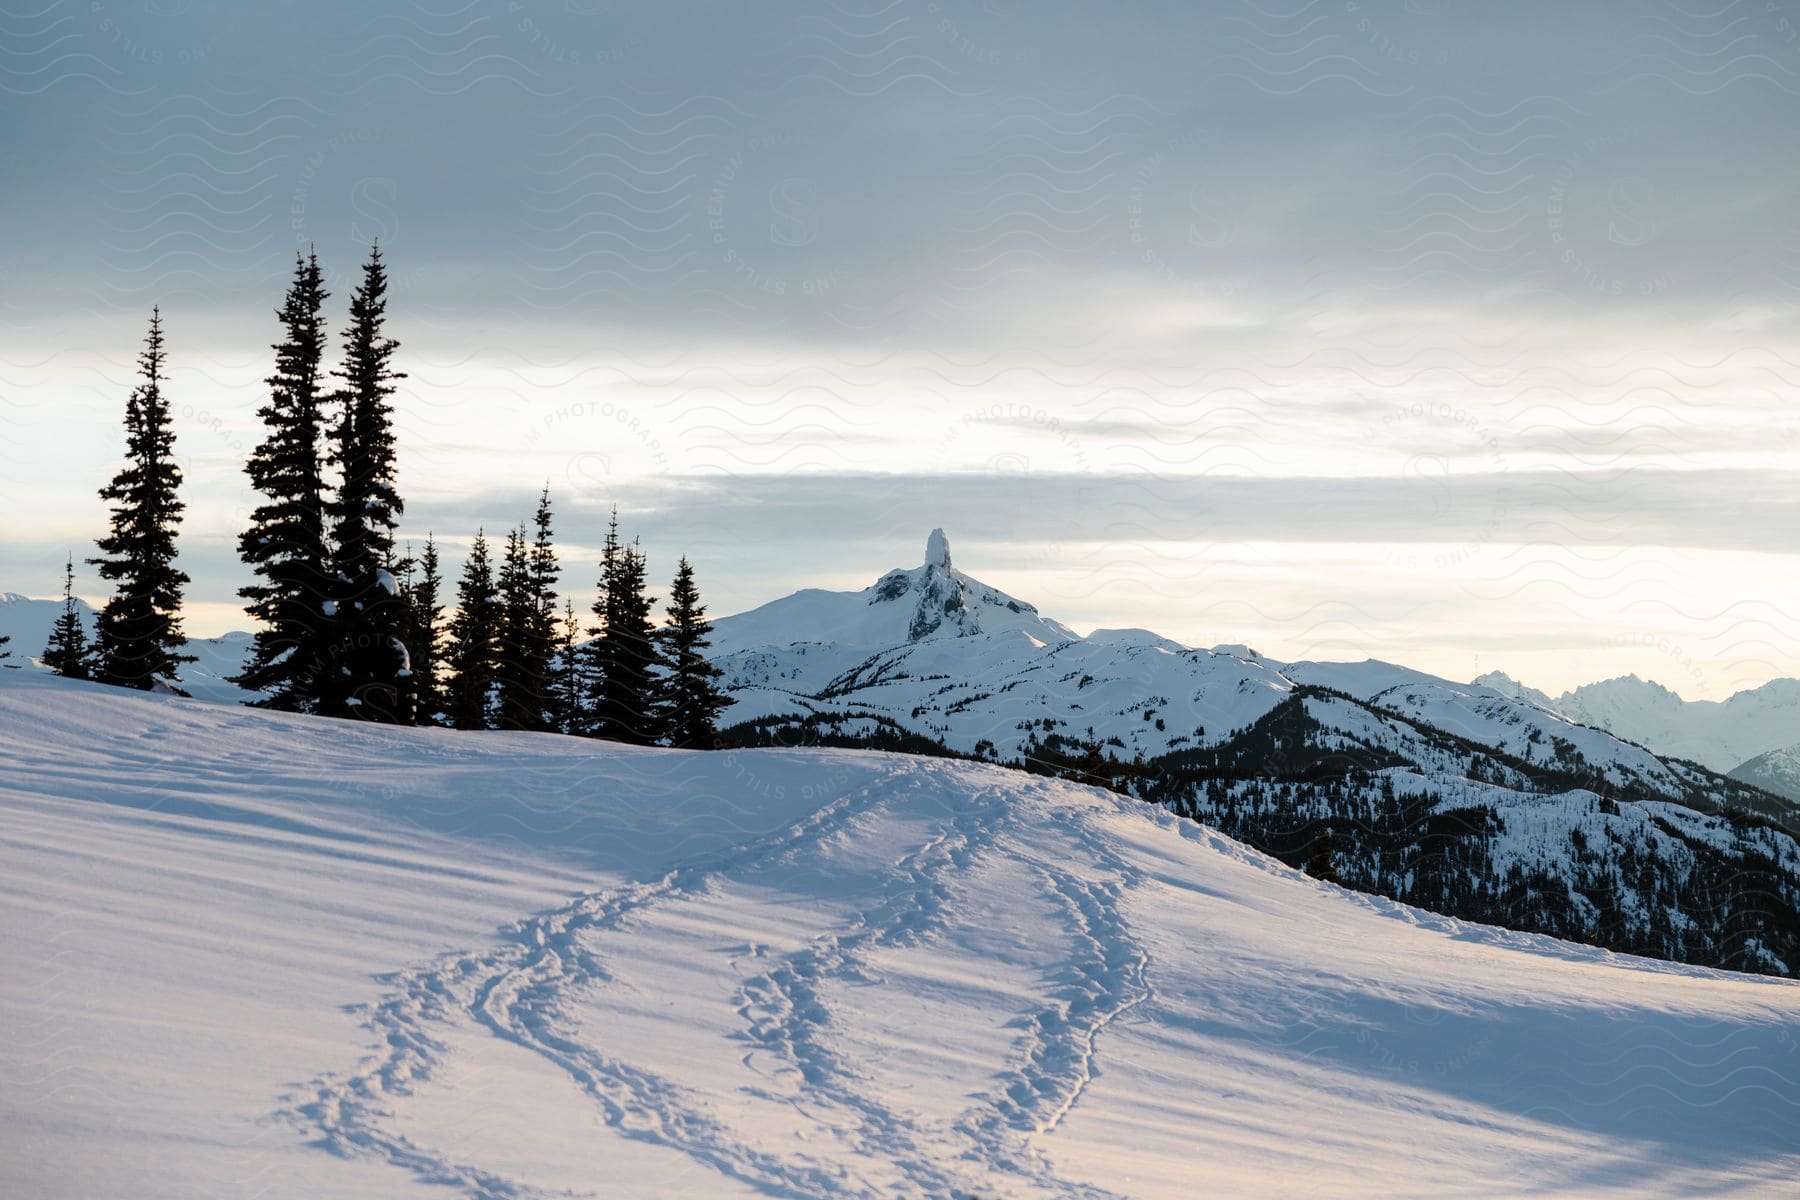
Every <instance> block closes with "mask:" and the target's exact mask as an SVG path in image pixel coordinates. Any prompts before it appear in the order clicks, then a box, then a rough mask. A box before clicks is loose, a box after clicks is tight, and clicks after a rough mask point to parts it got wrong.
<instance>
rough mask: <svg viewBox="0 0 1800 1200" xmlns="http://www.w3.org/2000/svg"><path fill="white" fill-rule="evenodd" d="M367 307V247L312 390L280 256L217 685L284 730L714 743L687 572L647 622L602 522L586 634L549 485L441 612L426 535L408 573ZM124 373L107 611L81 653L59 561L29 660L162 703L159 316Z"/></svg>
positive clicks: (166, 553) (385, 403)
mask: <svg viewBox="0 0 1800 1200" xmlns="http://www.w3.org/2000/svg"><path fill="white" fill-rule="evenodd" d="M386 297H387V273H386V267H385V265H384V263H383V262H382V258H381V252H380V250H379V248H375V249H372V250H371V251H370V254H369V258H368V261H367V262H366V263H365V264H364V267H363V274H362V279H361V281H360V283H359V285H358V287H357V288H356V290H355V292H354V293H353V294H352V296H351V300H350V320H349V324H348V326H347V327H346V328H345V330H344V335H343V336H344V352H343V359H342V362H341V364H340V366H339V367H338V368H337V369H336V370H334V371H331V372H329V373H328V372H327V370H326V368H325V344H326V327H325V321H324V317H323V309H324V302H325V301H326V300H327V299H328V298H329V293H328V292H327V291H326V290H325V287H324V275H323V272H322V271H321V269H320V267H319V262H318V257H317V255H316V254H309V255H306V256H304V257H299V258H297V260H296V263H295V272H294V279H293V283H292V285H291V286H290V287H289V289H288V293H287V296H286V298H285V300H284V301H283V304H282V306H281V308H279V309H278V310H276V315H277V317H278V318H279V320H280V322H281V328H282V335H283V336H282V340H281V341H280V342H278V343H276V344H275V345H274V347H273V348H274V350H275V371H274V374H272V375H271V376H269V378H268V380H267V382H268V385H269V398H268V401H267V403H265V404H264V405H263V406H262V408H261V409H260V410H259V411H258V416H259V417H260V418H261V420H262V423H263V429H264V436H263V438H262V440H261V441H260V442H259V443H258V445H257V446H256V448H255V449H254V450H253V451H252V453H251V455H250V458H249V461H248V463H247V464H246V468H245V469H246V472H247V473H248V475H249V477H250V482H251V485H252V486H253V487H254V488H255V490H256V492H257V493H258V497H259V502H258V504H257V505H256V507H255V508H254V509H253V510H252V512H251V514H250V522H249V526H248V528H246V529H245V531H244V532H243V534H242V536H241V537H240V538H239V539H238V551H239V555H240V557H241V558H242V559H243V561H244V562H245V564H246V565H247V566H248V567H249V568H250V570H251V573H252V574H253V576H254V577H255V579H254V582H252V583H250V584H249V585H247V586H245V587H244V588H242V589H240V593H239V594H240V595H241V596H242V597H243V598H244V599H245V601H246V602H247V605H246V611H248V612H249V613H250V615H251V616H252V617H253V618H255V619H256V622H257V628H256V632H255V639H254V642H253V645H252V649H251V652H250V655H249V657H248V660H247V661H246V663H245V664H244V669H243V672H242V673H241V674H240V675H238V676H237V677H236V678H235V679H234V680H233V682H235V683H237V684H238V685H240V686H241V687H244V688H245V689H247V690H250V691H253V692H255V693H257V694H258V697H259V698H258V699H256V700H255V701H253V702H252V703H255V704H257V705H259V706H262V707H267V708H274V709H281V710H285V711H291V712H304V713H315V714H319V715H324V716H335V717H355V718H361V719H366V720H376V721H384V722H389V723H397V724H443V725H450V726H453V727H455V728H458V729H491V728H499V729H520V730H538V731H554V732H562V733H573V734H585V735H594V736H600V737H607V738H613V739H616V740H620V741H629V742H636V743H663V744H669V745H677V746H688V747H703V746H710V745H712V744H714V742H715V740H716V727H715V722H716V719H717V717H718V714H719V713H720V711H721V710H722V709H723V708H724V707H725V704H726V701H725V699H724V698H723V696H722V695H721V694H720V692H719V690H718V687H717V677H718V671H717V669H716V668H714V667H713V666H712V665H711V664H710V663H709V662H708V661H707V659H706V657H705V651H706V648H707V633H708V625H707V621H706V609H705V606H704V605H703V604H702V603H701V602H700V595H699V590H698V587H697V586H696V584H695V581H694V572H693V569H692V567H691V566H689V564H688V561H687V559H686V558H685V557H684V558H682V560H681V563H680V566H679V567H678V569H677V571H676V574H675V578H674V581H673V583H672V585H671V588H670V595H669V601H668V604H667V607H666V610H665V611H666V614H667V620H666V622H663V623H660V624H659V622H658V621H657V619H656V616H655V613H654V605H655V598H654V597H652V596H650V595H649V594H648V590H647V588H648V585H647V575H646V570H647V562H646V558H645V555H644V553H643V551H642V550H641V549H640V547H639V545H638V543H637V542H636V541H635V540H634V541H633V542H631V543H630V544H626V543H625V542H624V541H622V540H621V538H620V535H619V525H618V512H617V510H616V509H615V510H614V512H613V516H612V520H611V523H610V525H609V527H608V530H607V536H606V543H605V546H604V549H603V551H602V555H601V561H600V564H599V566H600V580H599V598H598V599H597V600H596V602H595V604H594V607H593V612H594V616H595V621H594V623H593V624H591V625H589V626H586V627H584V626H583V624H582V623H581V621H580V620H578V619H577V617H576V613H575V609H574V604H573V602H572V601H571V600H569V599H567V598H562V599H561V604H560V608H559V604H558V601H559V596H558V593H557V591H556V583H557V580H558V578H559V576H560V574H561V566H560V563H559V560H558V558H557V555H556V551H555V547H554V545H553V543H552V540H551V539H552V532H553V531H552V528H551V525H552V512H551V503H550V493H549V489H548V488H546V489H545V490H544V492H543V493H542V495H540V497H539V499H538V505H537V510H536V512H535V513H534V514H533V517H532V521H531V528H530V530H529V531H528V529H527V527H526V525H525V524H523V523H521V524H520V525H519V526H517V527H516V528H514V529H513V530H512V531H510V532H509V533H508V534H507V538H506V544H505V547H504V549H503V550H502V552H501V554H500V559H499V563H498V565H497V567H496V564H495V563H494V561H493V557H492V554H491V553H490V549H489V545H488V542H487V538H486V536H485V534H484V533H482V532H478V533H477V534H476V536H475V538H474V541H473V544H472V546H471V548H470V551H469V555H468V558H467V560H466V562H465V564H464V567H463V572H462V576H461V579H460V581H459V582H458V585H457V589H456V592H457V594H456V598H455V604H454V607H453V608H447V606H446V605H445V604H444V603H443V601H444V599H445V597H444V596H443V595H442V592H443V587H444V580H443V578H442V577H441V575H440V573H439V558H438V548H437V544H436V541H435V539H433V538H430V537H428V538H427V539H426V542H425V545H424V549H423V551H422V553H421V554H420V555H418V556H417V557H415V556H414V555H413V554H412V552H411V548H410V546H408V547H406V548H405V549H401V548H400V547H398V546H397V544H396V530H397V528H398V525H399V519H400V517H401V516H402V515H403V513H404V511H405V505H404V502H403V501H402V500H401V498H400V493H399V489H398V480H397V469H396V457H397V456H396V443H395V436H394V422H393V399H392V398H393V395H394V392H395V383H396V381H397V380H399V379H402V378H404V376H403V375H402V374H401V373H400V372H399V371H397V370H396V369H395V368H394V366H393V356H394V352H395V350H396V349H397V348H398V345H399V343H397V342H396V341H395V340H394V339H393V338H391V337H389V336H388V335H387V333H386V329H385V324H386V310H387V298H386ZM138 365H139V374H140V377H141V382H139V383H138V385H137V386H135V387H134V388H133V389H132V391H131V392H130V394H129V396H128V397H127V400H126V413H125V426H126V464H125V466H124V467H123V468H122V469H121V470H120V471H119V473H118V474H117V475H116V476H115V477H114V479H113V481H112V482H111V483H110V484H108V485H107V486H106V487H105V488H103V489H102V490H101V493H100V495H101V497H102V498H103V499H105V500H107V501H108V502H110V504H111V506H112V519H111V525H110V531H109V532H108V534H107V535H106V536H105V537H104V538H101V539H100V540H99V542H98V547H99V550H100V554H99V556H98V557H96V558H93V559H90V560H89V562H90V563H92V564H94V565H95V566H96V567H97V568H98V569H99V573H100V575H101V577H102V578H103V579H105V580H107V581H109V582H110V583H112V585H113V594H112V595H111V597H110V598H109V599H108V600H107V601H106V603H105V605H104V606H103V607H102V608H101V610H100V612H99V615H98V620H97V622H96V628H95V636H94V640H93V644H91V645H90V644H89V641H88V636H87V631H86V627H85V625H84V623H83V622H82V619H81V616H80V613H79V611H78V610H77V608H76V606H75V599H74V563H73V561H71V562H69V563H68V564H67V565H66V568H65V573H64V588H63V601H64V603H63V611H62V614H61V615H60V616H59V618H58V620H57V622H56V624H55V627H54V628H53V630H52V633H51V637H50V642H49V645H48V646H46V648H45V652H44V656H43V661H44V663H45V665H46V666H49V667H51V668H52V669H54V670H56V671H59V672H60V673H62V674H64V675H70V676H75V677H79V678H94V679H99V680H102V681H104V682H108V683H114V684H118V685H121V686H127V687H138V688H153V687H157V686H168V687H178V685H179V679H180V673H181V667H182V665H183V664H184V663H188V662H192V661H194V659H193V656H192V655H189V654H187V653H185V646H186V644H187V639H186V638H185V636H184V635H183V633H182V629H181V615H180V613H181V603H182V592H183V589H184V587H185V586H186V584H187V583H188V577H187V575H186V574H185V573H183V572H182V571H180V570H179V569H178V568H177V567H176V566H175V541H176V534H177V531H178V529H179V526H180V521H181V514H182V511H183V504H182V502H181V500H180V495H179V491H180V485H181V482H182V477H181V469H180V466H179V465H178V464H177V462H176V461H175V459H174V431H173V424H172V420H171V407H170V404H169V401H168V399H167V397H166V396H165V395H164V384H165V373H164V367H165V351H164V346H163V329H162V315H161V312H160V311H155V312H153V313H152V316H151V320H150V332H149V336H148V338H147V340H146V343H145V350H144V352H143V353H142V354H141V355H140V356H139V360H138ZM333 377H335V382H334V381H333ZM584 634H586V635H588V636H587V637H586V638H584V636H583V635H584ZM3 654H4V651H3V650H0V655H3Z"/></svg>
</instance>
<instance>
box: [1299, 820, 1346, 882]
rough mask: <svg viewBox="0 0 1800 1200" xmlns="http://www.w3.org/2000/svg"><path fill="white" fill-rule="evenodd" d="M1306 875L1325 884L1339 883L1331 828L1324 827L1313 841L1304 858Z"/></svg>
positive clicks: (1335, 849) (1335, 848) (1334, 843)
mask: <svg viewBox="0 0 1800 1200" xmlns="http://www.w3.org/2000/svg"><path fill="white" fill-rule="evenodd" d="M1306 873H1307V874H1308V875H1311V876H1312V877H1313V878H1314V879H1319V880H1323V881H1324V882H1326V883H1339V882H1341V881H1340V880H1339V879H1338V870H1337V847H1336V842H1335V839H1334V838H1333V837H1332V835H1331V826H1329V825H1327V826H1325V827H1324V828H1323V829H1321V830H1320V831H1319V835H1318V836H1317V837H1315V838H1314V839H1313V844H1312V849H1311V850H1310V851H1309V852H1308V853H1307V856H1306Z"/></svg>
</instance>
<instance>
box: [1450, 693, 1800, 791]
mask: <svg viewBox="0 0 1800 1200" xmlns="http://www.w3.org/2000/svg"><path fill="white" fill-rule="evenodd" d="M1475 682H1476V683H1478V684H1483V685H1486V686H1488V687H1492V688H1494V689H1495V690H1497V691H1500V692H1503V693H1505V694H1506V695H1509V696H1515V697H1519V698H1523V699H1526V700H1529V701H1530V702H1532V703H1535V704H1541V705H1543V706H1544V707H1545V708H1548V709H1551V710H1553V711H1555V712H1559V713H1561V714H1563V715H1564V716H1566V717H1568V718H1569V719H1570V720H1573V721H1580V722H1581V723H1582V724H1584V725H1592V726H1595V727H1596V728H1599V729H1605V730H1607V731H1609V732H1611V733H1614V734H1617V735H1618V736H1619V737H1622V738H1626V739H1628V740H1630V741H1633V742H1637V743H1639V744H1640V745H1644V746H1648V747H1649V748H1650V749H1652V750H1654V751H1655V752H1656V753H1658V754H1662V755H1668V756H1670V757H1674V758H1686V759H1692V760H1693V761H1694V762H1697V763H1699V764H1701V765H1702V766H1705V767H1710V768H1711V769H1712V770H1714V771H1721V772H1732V773H1734V774H1735V769H1736V768H1737V767H1738V766H1739V765H1740V764H1743V763H1746V762H1747V761H1748V760H1750V759H1752V758H1755V757H1756V756H1758V755H1761V754H1766V753H1768V752H1769V751H1771V750H1780V749H1784V748H1786V747H1788V746H1792V745H1795V744H1796V743H1800V679H1772V680H1770V681H1769V682H1768V683H1765V684H1763V685H1762V686H1761V687H1758V688H1752V689H1750V690H1748V691H1743V692H1738V693H1737V694H1736V695H1734V696H1731V697H1729V698H1728V699H1725V700H1684V699H1682V697H1681V696H1679V695H1677V694H1676V693H1675V692H1673V691H1671V690H1669V689H1668V688H1666V687H1664V686H1662V685H1661V684H1659V683H1653V682H1651V681H1649V680H1645V679H1639V678H1638V677H1637V676H1636V675H1624V676H1620V677H1619V678H1617V679H1607V680H1603V681H1601V682H1600V683H1589V684H1584V685H1583V686H1581V687H1578V688H1576V689H1574V690H1573V691H1568V692H1564V693H1563V694H1562V695H1560V696H1547V695H1545V694H1544V693H1543V692H1540V691H1538V690H1537V689H1535V688H1529V687H1526V686H1525V685H1524V684H1521V683H1519V682H1518V681H1517V680H1514V679H1512V678H1510V677H1509V676H1507V675H1504V674H1501V673H1499V672H1493V673H1491V674H1488V675H1483V676H1482V677H1481V678H1479V679H1477V680H1476V681H1475ZM1783 794H1784V795H1789V796H1791V797H1792V798H1794V799H1797V800H1800V792H1784V793H1783Z"/></svg>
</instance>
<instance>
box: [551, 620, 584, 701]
mask: <svg viewBox="0 0 1800 1200" xmlns="http://www.w3.org/2000/svg"><path fill="white" fill-rule="evenodd" d="M586 665H587V658H586V655H584V654H583V652H582V648H581V622H580V620H579V619H577V618H576V616H575V604H574V602H573V601H571V600H568V599H564V601H563V619H562V625H561V628H560V629H559V631H558V633H557V638H556V653H555V655H554V656H553V657H552V658H551V660H550V699H551V703H552V706H553V707H552V709H551V726H552V728H554V729H555V730H556V731H557V732H558V733H581V732H583V731H585V730H586V729H587V728H588V725H589V721H588V719H587V694H588V688H587V669H586Z"/></svg>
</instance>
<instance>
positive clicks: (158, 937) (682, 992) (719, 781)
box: [0, 672, 1800, 1200]
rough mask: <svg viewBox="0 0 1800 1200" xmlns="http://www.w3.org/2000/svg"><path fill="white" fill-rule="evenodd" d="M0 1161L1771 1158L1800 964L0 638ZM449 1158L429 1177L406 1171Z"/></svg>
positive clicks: (1053, 821) (687, 1166)
mask: <svg viewBox="0 0 1800 1200" xmlns="http://www.w3.org/2000/svg"><path fill="white" fill-rule="evenodd" d="M0 810H3V815H0V830H4V834H3V835H0V906H3V907H4V911H3V912H0V938H3V939H4V940H3V942H0V950H3V953H0V963H3V964H4V966H3V967H0V1030H5V1031H6V1033H5V1036H6V1038H7V1039H8V1043H9V1044H8V1046H7V1062H8V1066H9V1085H8V1087H7V1088H6V1089H4V1090H0V1194H5V1195H9V1196H10V1195H18V1196H48V1197H71V1196H84V1197H110V1196H131V1197H183V1198H184V1200H185V1198H188V1197H194V1196H207V1197H233V1196H251V1195H255V1196H260V1197H288V1196H293V1197H307V1198H309V1200H312V1198H318V1197H358V1198H364V1197H388V1196H395V1197H398V1196H408V1197H417V1196H426V1195H454V1194H461V1195H467V1196H476V1197H489V1198H497V1197H546V1196H551V1195H575V1196H590V1195H605V1196H608V1197H615V1196H645V1197H669V1196H704V1197H714V1196H753V1195H755V1196H787V1197H807V1198H813V1197H827V1196H859V1197H876V1196H882V1197H902V1196H906V1197H910V1196H943V1197H948V1196H983V1197H999V1196H1008V1197H1046V1196H1068V1197H1090V1198H1091V1197H1106V1196H1146V1197H1148V1196H1170V1197H1184V1198H1185V1197H1191V1196H1195V1195H1207V1196H1235V1195H1243V1196H1261V1195H1271V1194H1280V1195H1330V1196H1380V1197H1391V1196H1415V1195H1452V1194H1454V1195H1471V1194H1481V1195H1495V1194H1500V1193H1504V1194H1509V1195H1516V1194H1521V1193H1528V1192H1535V1193H1540V1194H1560V1195H1571V1194H1581V1195H1599V1194H1608V1195H1697V1194H1709V1195H1712V1194H1727V1193H1729V1194H1734V1195H1744V1196H1779V1195H1788V1194H1791V1183H1792V1179H1793V1177H1794V1174H1795V1172H1796V1171H1797V1170H1800V1150H1797V1147H1796V1143H1795V1141H1794V1139H1793V1130H1794V1129H1795V1128H1796V1127H1800V986H1797V985H1795V984H1793V983H1788V982H1783V981H1774V980H1767V979H1759V978H1752V977H1747V976H1732V975H1725V974H1720V973H1715V972H1709V971H1705V970H1699V969H1691V968H1677V967H1670V966H1667V965H1665V964H1658V963H1649V962H1644V961H1641V960H1634V959H1626V958H1615V957H1612V956H1609V955H1606V954H1603V953H1600V952H1596V951H1591V950H1588V949H1585V948H1581V947H1575V946H1570V945H1566V944H1562V943H1557V942H1553V941H1549V940H1547V939H1542V938H1535V937H1529V936H1524V935H1517V934H1508V933H1503V932H1500V931H1496V930H1492V929H1488V928H1485V927H1479V926H1469V925H1463V924H1460V923H1458V922H1455V921H1451V920H1447V919H1444V918H1439V917H1434V916H1430V915H1428V914H1424V913H1421V912H1418V911H1415V910H1412V909H1408V908H1405V907H1404V906H1400V905H1396V904H1392V903H1388V902H1383V901H1378V900H1372V899H1369V898H1366V897H1361V896H1356V895H1353V894H1349V893H1345V892H1342V891H1339V890H1337V889H1335V888H1333V887H1330V886H1327V885H1322V884H1318V883H1315V882H1313V881H1310V880H1308V879H1306V878H1304V877H1302V876H1299V875H1297V874H1295V873H1293V872H1291V871H1288V870H1286V869H1285V868H1281V867H1279V866H1278V865H1275V864H1273V863H1272V862H1270V861H1269V860H1267V859H1265V858H1263V857H1262V856H1260V855H1257V854H1255V853H1253V852H1250V851H1248V850H1246V849H1245V848H1243V847H1242V846H1240V845H1238V844H1236V843H1234V842H1231V841H1229V840H1227V839H1224V838H1222V837H1220V836H1218V835H1216V834H1213V833H1211V832H1209V831H1208V830H1206V829H1205V828H1203V827H1201V826H1197V825H1193V824H1191V823H1187V822H1182V821H1178V820H1176V819H1174V818H1172V817H1169V816H1168V815H1166V814H1163V813H1160V812H1159V811H1157V810H1156V809H1154V808H1151V807H1149V806H1145V805H1140V804H1136V803H1133V802H1130V801H1125V800H1122V799H1120V798H1118V797H1116V796H1113V795H1110V794H1108V793H1102V792H1097V791H1092V790H1089V789H1084V788H1080V787H1076V786H1073V785H1069V784H1064V783H1059V782H1054V781H1049V780H1043V779H1032V778H1028V777H1025V776H1022V775H1019V774H1016V773H1012V772H1006V771H1001V770H997V769H992V768H986V767H981V766H977V765H972V764H967V763H954V762H946V761H933V760H920V759H906V758H900V757H891V756H882V755H874V754H867V753H855V752H833V751H814V752H777V751H754V752H737V753H725V752H721V753H715V754H710V755H701V754H689V753H682V752H673V751H654V750H630V749H624V748H619V747H612V746H605V745H599V744H595V743H589V742H581V741H576V740H572V739H561V738H556V737H549V736H534V735H511V734H474V735H470V734H456V733H452V732H448V731H441V730H390V729H377V728H369V727H362V726H350V725H344V724H340V723H333V722H326V721H323V720H317V719H308V718H300V717H289V716H283V715H280V714H269V713H262V712H255V711H249V710H244V709H231V708H225V707H216V706H208V705H204V704H199V703H195V702H192V701H182V700H178V699H175V698H168V697H156V696H145V695H138V694H132V693H121V692H116V691H111V690H103V689H98V688H95V687H92V686H90V685H77V684H69V683H66V682H64V681H59V680H53V679H48V678H44V677H41V676H36V675H35V674H34V673H27V672H7V673H5V676H4V677H0ZM426 1185H430V1186H426Z"/></svg>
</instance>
